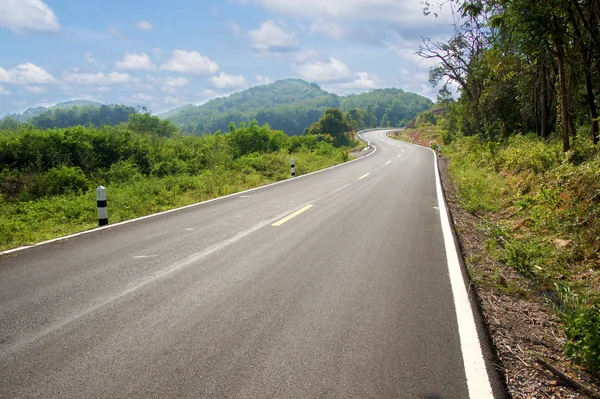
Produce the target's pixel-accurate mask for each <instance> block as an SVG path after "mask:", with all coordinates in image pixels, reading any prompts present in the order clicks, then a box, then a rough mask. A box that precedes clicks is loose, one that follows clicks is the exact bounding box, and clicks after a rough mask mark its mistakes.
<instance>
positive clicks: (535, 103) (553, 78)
mask: <svg viewBox="0 0 600 399" xmlns="http://www.w3.org/2000/svg"><path fill="white" fill-rule="evenodd" d="M450 3H452V4H454V5H455V6H456V9H457V14H458V15H457V18H456V21H457V22H456V26H455V31H456V33H455V34H454V36H452V37H451V38H450V39H449V40H448V41H439V42H436V41H431V40H424V42H423V45H422V46H421V47H420V49H419V52H418V54H419V55H420V56H421V57H423V58H425V59H432V60H435V61H438V66H437V67H435V68H433V69H431V71H430V81H431V82H432V83H433V84H434V85H441V91H440V99H441V100H442V101H445V102H446V105H447V109H448V111H449V112H450V115H451V118H450V119H451V123H452V125H451V129H450V130H453V131H455V132H456V133H458V134H461V135H467V136H468V135H479V136H481V137H485V138H488V139H496V138H501V137H508V136H509V135H513V134H519V133H528V132H534V133H535V134H537V135H538V136H539V137H541V138H548V137H549V136H550V135H551V134H552V133H554V132H557V133H558V134H560V137H561V140H562V145H563V151H568V150H569V149H570V148H571V144H572V142H573V140H575V138H576V137H577V135H578V134H582V135H585V136H587V137H589V138H590V139H591V140H593V142H594V143H598V134H599V130H598V91H599V90H600V3H599V2H598V1H595V0H582V1H575V0H549V1H543V2H539V1H527V0H489V1H488V0H486V1H482V0H476V1H471V0H468V1H465V0H451V1H450ZM435 9H436V3H435V2H433V1H428V2H427V4H426V8H425V12H426V13H430V12H431V11H432V10H435ZM432 18H433V17H432ZM451 85H454V86H456V87H458V88H459V93H460V98H459V100H458V101H456V102H454V101H452V97H451V96H450V91H449V88H450V87H451Z"/></svg>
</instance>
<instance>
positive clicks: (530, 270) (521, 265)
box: [501, 238, 551, 277]
mask: <svg viewBox="0 0 600 399" xmlns="http://www.w3.org/2000/svg"><path fill="white" fill-rule="evenodd" d="M550 251H551V249H550V247H549V246H548V245H547V244H545V243H543V242H540V241H538V240H535V239H533V238H522V239H512V240H510V241H509V242H508V244H507V245H506V246H505V247H504V251H503V254H502V258H501V260H502V262H504V264H506V265H507V266H510V267H512V268H513V269H515V270H516V271H517V272H519V273H521V274H522V275H524V276H528V277H532V276H533V275H535V274H536V270H535V269H536V267H539V268H542V265H543V264H544V263H545V262H546V260H547V259H548V257H549V255H550Z"/></svg>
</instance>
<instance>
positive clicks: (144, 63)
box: [115, 51, 156, 71]
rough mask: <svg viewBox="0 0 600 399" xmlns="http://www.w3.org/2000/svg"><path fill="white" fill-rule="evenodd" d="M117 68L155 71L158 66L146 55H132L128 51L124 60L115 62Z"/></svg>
mask: <svg viewBox="0 0 600 399" xmlns="http://www.w3.org/2000/svg"><path fill="white" fill-rule="evenodd" d="M115 68H119V69H134V70H143V71H153V70H155V69H156V65H154V64H153V63H152V61H151V60H150V57H149V56H148V54H146V53H130V52H129V51H126V52H125V55H124V56H123V60H122V61H117V62H115Z"/></svg>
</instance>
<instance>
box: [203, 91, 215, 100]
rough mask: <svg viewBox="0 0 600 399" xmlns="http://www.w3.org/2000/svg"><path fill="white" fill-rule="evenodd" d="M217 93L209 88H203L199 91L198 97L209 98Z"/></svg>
mask: <svg viewBox="0 0 600 399" xmlns="http://www.w3.org/2000/svg"><path fill="white" fill-rule="evenodd" d="M216 94H217V93H216V92H215V91H214V90H211V89H204V90H202V91H201V92H200V98H204V99H206V98H211V97H214V96H215V95H216Z"/></svg>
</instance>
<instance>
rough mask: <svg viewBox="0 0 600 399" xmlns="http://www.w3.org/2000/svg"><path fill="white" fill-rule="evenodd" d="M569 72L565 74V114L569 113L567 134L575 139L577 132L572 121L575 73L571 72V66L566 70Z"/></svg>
mask: <svg viewBox="0 0 600 399" xmlns="http://www.w3.org/2000/svg"><path fill="white" fill-rule="evenodd" d="M568 70H569V72H568V74H567V112H569V118H568V119H567V122H569V134H570V135H571V137H573V138H575V136H577V130H576V129H575V121H574V120H573V98H574V97H575V95H574V94H573V93H574V92H575V73H574V72H573V66H572V65H571V66H570V68H568Z"/></svg>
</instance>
